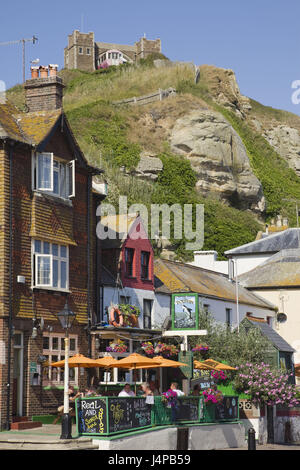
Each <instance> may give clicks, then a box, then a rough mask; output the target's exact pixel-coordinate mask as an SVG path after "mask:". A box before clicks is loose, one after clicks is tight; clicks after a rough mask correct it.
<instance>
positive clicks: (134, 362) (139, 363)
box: [114, 353, 159, 369]
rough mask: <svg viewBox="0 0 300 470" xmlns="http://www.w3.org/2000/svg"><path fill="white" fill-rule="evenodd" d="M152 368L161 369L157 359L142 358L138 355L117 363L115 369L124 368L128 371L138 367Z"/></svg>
mask: <svg viewBox="0 0 300 470" xmlns="http://www.w3.org/2000/svg"><path fill="white" fill-rule="evenodd" d="M151 365H152V367H159V362H158V361H155V359H151V358H150V357H146V356H142V355H141V354H138V353H132V354H129V356H127V357H124V358H123V359H120V360H119V361H117V363H116V364H115V366H114V367H121V368H122V367H124V368H126V369H134V368H136V367H141V368H142V367H143V366H146V367H148V366H151Z"/></svg>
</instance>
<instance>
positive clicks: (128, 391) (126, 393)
mask: <svg viewBox="0 0 300 470" xmlns="http://www.w3.org/2000/svg"><path fill="white" fill-rule="evenodd" d="M118 396H119V397H134V396H135V394H134V392H133V391H132V390H131V387H130V384H128V383H127V384H125V385H124V388H123V390H121V392H120V393H119V395H118Z"/></svg>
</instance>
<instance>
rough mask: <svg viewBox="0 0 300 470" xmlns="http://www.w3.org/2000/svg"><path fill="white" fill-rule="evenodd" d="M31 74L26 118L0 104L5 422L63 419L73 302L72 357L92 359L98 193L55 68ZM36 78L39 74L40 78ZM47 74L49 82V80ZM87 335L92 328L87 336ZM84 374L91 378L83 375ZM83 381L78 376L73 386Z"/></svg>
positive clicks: (0, 349)
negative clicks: (61, 364) (68, 316)
mask: <svg viewBox="0 0 300 470" xmlns="http://www.w3.org/2000/svg"><path fill="white" fill-rule="evenodd" d="M49 69H50V76H48V70H47V68H43V67H40V68H39V69H34V68H32V74H34V73H35V74H36V78H31V79H30V80H27V82H26V83H25V90H26V106H27V111H28V112H25V113H20V112H19V111H18V110H17V109H16V108H14V107H13V106H11V105H10V104H8V103H5V104H2V105H0V220H1V222H0V253H1V264H0V384H1V388H0V417H1V418H0V419H1V428H8V427H9V425H10V423H11V420H12V418H13V417H17V416H27V417H29V418H31V417H32V416H34V415H45V414H53V413H56V410H57V406H58V405H61V404H62V403H63V390H62V388H63V369H61V370H59V369H53V368H50V367H48V366H47V364H48V363H49V362H52V361H56V360H60V359H62V358H64V340H63V339H64V331H63V330H62V328H61V326H60V323H59V321H58V318H57V313H58V312H59V311H60V310H62V309H63V308H64V305H65V303H66V300H67V302H68V305H69V308H70V309H71V310H72V311H74V313H75V314H76V320H75V323H74V326H73V327H72V329H71V331H70V354H71V355H73V354H74V353H77V352H80V353H83V354H88V353H89V352H90V349H91V346H90V343H89V337H88V334H87V330H86V327H87V326H89V325H90V324H91V323H92V321H93V318H94V313H95V312H96V304H95V298H94V292H95V290H96V289H95V283H96V279H95V277H96V268H95V262H94V260H95V251H96V250H95V247H96V236H95V226H96V220H95V217H94V214H95V213H96V204H97V203H98V200H97V196H96V195H95V193H94V192H93V191H92V178H93V175H95V174H97V173H100V170H97V169H95V168H93V167H91V166H90V165H88V163H87V161H86V159H85V157H84V155H83V154H82V152H81V150H80V148H79V147H78V145H77V143H76V140H75V138H74V136H73V134H72V131H71V129H70V127H69V124H68V121H67V119H66V116H65V115H64V113H63V110H62V89H63V84H62V81H61V79H60V78H59V77H57V76H56V66H49ZM39 72H40V73H41V76H39ZM42 74H43V75H42ZM84 328H85V329H84ZM84 374H85V373H84ZM85 380H86V376H85V375H83V374H82V371H78V370H77V369H72V370H71V383H73V384H74V385H75V386H79V387H82V386H83V383H84V384H85V382H84V381H85Z"/></svg>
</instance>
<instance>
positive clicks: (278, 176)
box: [8, 61, 300, 259]
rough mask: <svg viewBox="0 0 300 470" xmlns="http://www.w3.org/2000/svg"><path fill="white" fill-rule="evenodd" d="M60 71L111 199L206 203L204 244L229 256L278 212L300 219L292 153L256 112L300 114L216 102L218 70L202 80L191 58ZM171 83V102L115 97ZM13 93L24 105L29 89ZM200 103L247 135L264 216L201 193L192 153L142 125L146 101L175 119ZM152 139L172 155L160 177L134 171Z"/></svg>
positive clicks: (72, 113) (296, 122)
mask: <svg viewBox="0 0 300 470" xmlns="http://www.w3.org/2000/svg"><path fill="white" fill-rule="evenodd" d="M210 73H211V71H210ZM60 75H61V76H62V78H63V80H64V83H65V85H66V88H65V95H64V109H65V112H66V114H67V116H68V119H69V121H70V124H71V126H72V128H73V130H74V133H75V136H76V138H77V140H78V143H79V144H80V146H81V148H82V150H83V151H84V153H85V155H86V156H87V158H88V159H89V161H90V162H91V163H93V164H94V165H98V166H100V167H102V168H104V169H105V172H106V179H107V180H108V183H109V194H108V198H107V199H108V201H109V202H111V203H113V204H115V205H116V207H117V204H118V197H119V195H126V196H127V197H128V203H129V205H131V204H133V203H143V204H145V205H146V206H147V207H149V206H150V204H151V203H166V202H168V203H170V204H171V203H180V204H182V205H183V204H185V203H190V204H197V203H203V204H204V206H205V243H204V247H203V249H209V250H216V251H218V253H219V254H220V256H221V257H222V254H223V252H224V251H225V250H227V249H230V248H232V247H234V246H237V245H239V244H242V243H247V242H249V241H253V240H254V239H255V236H256V234H257V232H258V230H261V229H262V227H263V225H262V224H263V223H264V222H265V221H268V220H269V219H270V218H271V217H274V216H275V215H277V214H282V215H286V216H288V217H289V220H290V225H295V223H296V221H295V209H294V204H293V203H292V202H290V201H287V200H286V199H298V200H299V199H300V180H299V178H298V176H297V175H296V174H295V172H294V171H293V170H291V169H290V168H289V167H288V165H287V163H286V161H285V160H284V159H283V158H282V157H281V156H280V155H279V154H278V153H277V152H276V151H275V150H274V149H273V148H272V147H271V146H270V145H269V144H268V142H267V141H266V140H265V139H264V138H263V137H262V136H261V135H260V134H259V133H258V132H257V131H255V130H254V129H253V126H251V118H253V116H259V117H260V119H261V120H262V119H265V120H267V119H272V120H274V119H275V120H277V121H278V122H281V121H284V122H288V123H289V124H290V125H293V126H294V127H295V128H296V127H297V126H299V129H300V118H299V117H298V116H295V115H293V114H292V113H286V112H284V111H280V110H273V109H272V108H267V107H264V106H263V105H260V104H259V103H257V102H254V101H253V100H251V105H252V109H251V113H250V115H249V117H248V118H245V119H242V118H241V117H238V116H237V115H236V113H234V111H233V109H232V108H228V106H221V105H220V104H218V103H217V102H216V99H215V89H216V83H219V82H218V80H215V81H214V79H213V76H212V75H211V74H210V75H209V74H203V75H201V78H200V81H199V82H198V83H197V84H195V83H194V71H193V69H191V68H190V67H188V66H186V67H184V66H177V67H176V66H173V67H163V68H155V67H154V66H153V65H152V64H151V61H149V63H148V64H144V65H141V66H139V67H137V66H122V67H119V68H114V67H111V68H110V69H108V70H106V71H96V72H93V73H88V72H82V71H79V70H63V71H61V72H60ZM168 87H174V88H176V90H177V91H178V95H177V97H176V98H174V99H173V98H172V100H165V102H164V103H163V104H162V103H160V102H158V103H153V104H151V105H147V106H145V107H144V106H140V107H130V106H127V107H124V106H114V105H113V104H112V102H113V101H116V100H121V99H124V98H129V97H134V96H140V95H145V94H148V93H151V92H153V91H154V90H157V89H158V88H161V89H166V88H168ZM8 98H9V99H10V100H11V101H13V102H14V103H15V104H16V106H18V107H19V108H20V109H22V108H23V106H24V92H23V88H22V87H21V86H17V87H14V88H12V89H11V90H9V91H8ZM167 101H168V103H167ZM197 106H198V107H199V106H200V107H209V108H211V109H214V110H217V111H219V112H221V113H222V114H223V115H224V117H225V118H226V119H227V120H228V121H229V123H230V124H231V125H232V127H233V128H234V129H235V130H236V132H237V133H238V134H239V135H240V137H241V139H242V141H243V143H244V145H245V147H246V150H247V153H248V157H249V160H250V164H251V167H252V171H253V173H254V174H255V175H256V176H257V178H258V179H259V180H260V181H261V183H262V187H263V191H264V195H265V198H266V202H267V209H266V213H265V215H264V219H263V220H258V219H257V216H256V215H255V214H253V213H252V212H250V211H240V210H238V209H237V208H235V207H231V206H229V205H228V204H224V202H221V201H220V200H218V199H217V198H215V197H209V198H204V197H203V196H201V195H200V194H199V193H197V192H196V191H195V174H194V172H193V170H192V168H191V165H190V163H189V161H188V160H186V159H184V158H182V157H179V156H176V155H172V153H171V152H170V149H169V146H168V142H167V139H166V138H165V137H166V136H165V133H164V129H161V130H160V129H156V130H155V132H154V131H153V129H151V127H149V126H148V125H147V122H145V123H144V125H142V126H141V125H140V123H141V122H143V117H144V114H145V109H147V110H148V111H149V109H150V111H151V113H152V115H153V116H155V113H160V115H162V114H163V115H164V118H165V119H169V120H170V119H171V120H172V119H173V121H175V119H177V118H178V117H180V116H181V115H183V114H184V113H186V112H188V111H189V110H191V109H193V108H195V107H197ZM153 119H154V118H153ZM137 123H139V124H138V125H137ZM146 145H147V150H151V149H153V150H155V152H156V153H158V154H159V158H161V159H162V161H163V163H164V169H163V171H162V172H161V174H160V175H159V178H158V179H157V181H155V182H150V181H144V180H140V179H138V178H136V177H135V176H133V175H132V170H133V169H134V168H136V166H137V165H138V162H139V159H140V154H141V151H142V150H143V149H144V148H145V146H146ZM121 168H122V171H121ZM124 170H125V171H126V173H125V172H124ZM171 242H172V243H173V249H174V250H175V251H176V253H177V256H178V258H182V259H188V258H191V256H192V254H191V253H188V252H186V250H185V249H184V243H185V240H182V241H181V242H178V241H176V240H174V239H172V240H171ZM157 253H159V251H157Z"/></svg>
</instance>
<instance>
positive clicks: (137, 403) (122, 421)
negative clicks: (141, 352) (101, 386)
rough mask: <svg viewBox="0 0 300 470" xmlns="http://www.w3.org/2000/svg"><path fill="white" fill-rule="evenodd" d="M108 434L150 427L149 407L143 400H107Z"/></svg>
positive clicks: (121, 398) (125, 398)
mask: <svg viewBox="0 0 300 470" xmlns="http://www.w3.org/2000/svg"><path fill="white" fill-rule="evenodd" d="M108 423H109V432H110V433H114V432H120V431H125V430H126V429H136V428H143V427H147V426H151V405H148V404H147V403H146V399H145V398H138V397H134V398H127V397H117V398H110V397H109V398H108Z"/></svg>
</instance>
